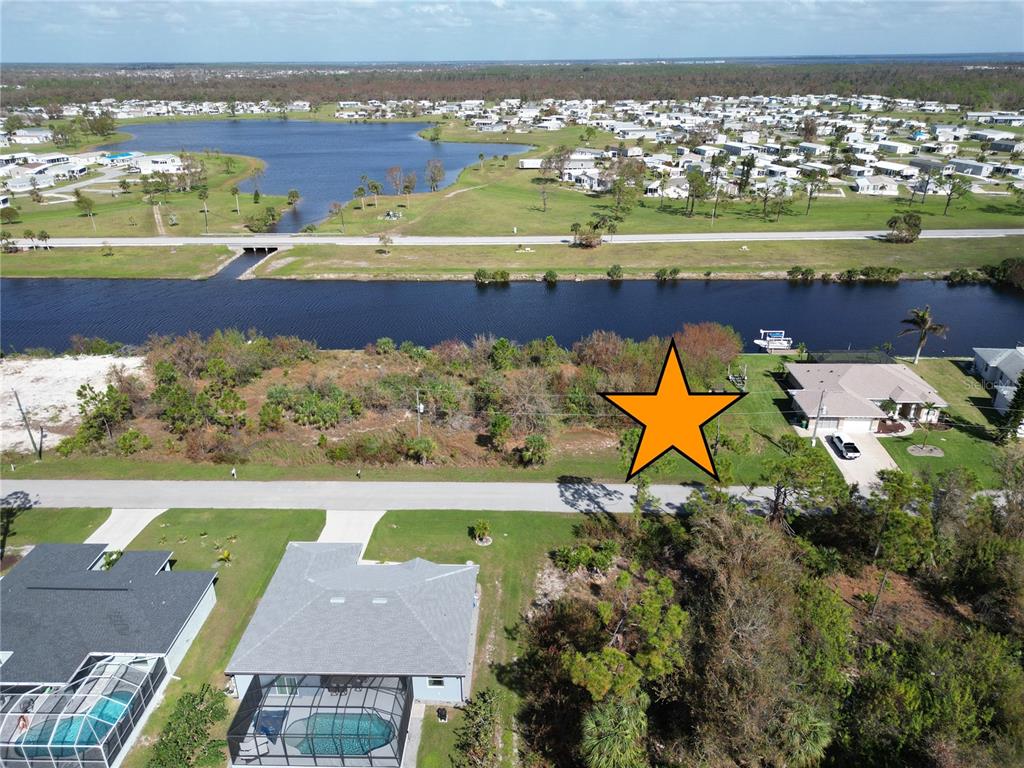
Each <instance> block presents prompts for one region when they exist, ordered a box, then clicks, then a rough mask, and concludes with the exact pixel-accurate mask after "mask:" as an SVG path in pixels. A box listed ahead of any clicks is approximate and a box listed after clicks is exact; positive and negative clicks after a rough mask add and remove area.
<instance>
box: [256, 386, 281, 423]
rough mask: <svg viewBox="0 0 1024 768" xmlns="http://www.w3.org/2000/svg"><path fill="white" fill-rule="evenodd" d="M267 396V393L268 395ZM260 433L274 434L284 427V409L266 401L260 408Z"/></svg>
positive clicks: (268, 400)
mask: <svg viewBox="0 0 1024 768" xmlns="http://www.w3.org/2000/svg"><path fill="white" fill-rule="evenodd" d="M268 395H269V393H268ZM259 425H260V427H259V428H260V432H276V431H277V430H279V429H281V427H282V426H283V425H284V408H282V407H281V406H280V405H279V404H278V403H274V402H271V401H270V399H269V397H268V398H267V401H266V402H265V403H263V405H261V406H260V415H259Z"/></svg>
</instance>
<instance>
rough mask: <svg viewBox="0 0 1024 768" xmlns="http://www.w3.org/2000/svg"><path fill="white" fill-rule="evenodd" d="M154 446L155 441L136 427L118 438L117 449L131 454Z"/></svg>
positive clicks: (127, 454)
mask: <svg viewBox="0 0 1024 768" xmlns="http://www.w3.org/2000/svg"><path fill="white" fill-rule="evenodd" d="M152 447H153V441H152V440H150V439H149V436H148V435H144V434H142V433H141V432H139V431H138V430H137V429H135V428H134V427H133V428H132V429H129V430H127V431H126V432H122V433H121V435H120V437H118V438H117V450H119V451H120V452H121V453H123V454H124V455H125V456H131V455H132V454H135V453H138V452H139V451H144V450H146V449H147V448H152Z"/></svg>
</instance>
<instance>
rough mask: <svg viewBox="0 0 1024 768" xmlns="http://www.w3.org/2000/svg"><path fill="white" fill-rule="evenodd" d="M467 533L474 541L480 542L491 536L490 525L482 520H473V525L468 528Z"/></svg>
mask: <svg viewBox="0 0 1024 768" xmlns="http://www.w3.org/2000/svg"><path fill="white" fill-rule="evenodd" d="M469 533H470V536H472V537H473V538H474V539H475V540H476V541H482V540H483V539H486V538H487V537H488V536H490V535H491V524H490V523H489V522H488V521H487V520H484V519H483V518H480V519H478V520H474V521H473V525H471V526H470V528H469Z"/></svg>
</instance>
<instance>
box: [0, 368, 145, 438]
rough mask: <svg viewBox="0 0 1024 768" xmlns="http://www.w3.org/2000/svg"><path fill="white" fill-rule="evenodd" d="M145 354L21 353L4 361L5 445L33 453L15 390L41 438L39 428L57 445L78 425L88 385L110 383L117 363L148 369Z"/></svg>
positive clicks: (1, 424)
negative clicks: (22, 355)
mask: <svg viewBox="0 0 1024 768" xmlns="http://www.w3.org/2000/svg"><path fill="white" fill-rule="evenodd" d="M143 363H144V359H143V358H142V357H114V356H113V355H91V356H89V355H84V356H81V357H53V358H19V359H13V360H12V359H5V360H0V377H2V378H3V382H4V385H3V389H2V390H0V449H2V450H5V451H15V452H18V453H27V452H29V451H31V450H32V443H31V441H30V440H29V438H28V434H27V433H26V432H25V425H24V423H23V422H22V418H21V413H20V412H19V411H18V405H17V400H16V399H15V397H14V392H17V393H18V397H19V398H20V399H21V405H22V407H23V408H24V409H25V412H26V413H27V414H28V421H29V425H30V426H31V427H32V430H33V432H34V433H35V436H36V439H37V440H38V439H39V427H43V429H44V430H45V432H46V433H47V437H45V438H44V443H45V445H46V447H49V448H52V447H53V446H54V445H56V444H57V442H59V441H60V439H61V438H62V437H65V436H67V435H69V434H71V433H72V432H74V430H75V428H76V427H77V426H78V399H77V398H76V397H75V393H76V392H77V391H78V388H79V387H80V386H82V385H83V384H91V385H92V386H93V387H95V388H96V389H103V388H105V387H106V386H107V377H108V375H109V374H110V370H111V369H112V368H114V367H115V366H122V365H123V366H124V367H125V368H126V369H127V370H128V371H131V372H133V373H137V374H140V375H141V374H143Z"/></svg>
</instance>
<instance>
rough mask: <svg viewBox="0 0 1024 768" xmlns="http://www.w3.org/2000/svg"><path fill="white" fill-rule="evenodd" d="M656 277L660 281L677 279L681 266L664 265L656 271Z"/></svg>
mask: <svg viewBox="0 0 1024 768" xmlns="http://www.w3.org/2000/svg"><path fill="white" fill-rule="evenodd" d="M609 277H611V275H609ZM620 277H621V275H620ZM654 277H655V279H656V280H657V281H658V282H659V283H667V282H668V281H669V280H676V279H677V278H678V277H679V267H672V268H671V269H669V268H668V267H662V268H661V269H659V270H658V271H657V272H655V273H654Z"/></svg>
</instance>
